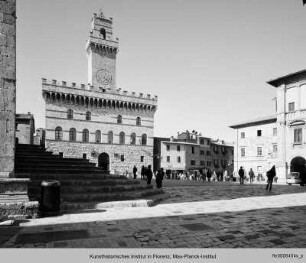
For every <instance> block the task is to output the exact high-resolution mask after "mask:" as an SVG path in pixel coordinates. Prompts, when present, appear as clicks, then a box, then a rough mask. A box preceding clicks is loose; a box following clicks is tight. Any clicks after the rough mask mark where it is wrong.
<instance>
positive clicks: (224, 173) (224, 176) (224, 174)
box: [223, 170, 228, 182]
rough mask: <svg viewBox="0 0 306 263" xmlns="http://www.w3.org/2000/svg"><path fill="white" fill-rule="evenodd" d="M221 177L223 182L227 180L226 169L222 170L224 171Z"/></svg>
mask: <svg viewBox="0 0 306 263" xmlns="http://www.w3.org/2000/svg"><path fill="white" fill-rule="evenodd" d="M223 178H224V181H225V182H227V181H228V175H227V170H224V172H223Z"/></svg>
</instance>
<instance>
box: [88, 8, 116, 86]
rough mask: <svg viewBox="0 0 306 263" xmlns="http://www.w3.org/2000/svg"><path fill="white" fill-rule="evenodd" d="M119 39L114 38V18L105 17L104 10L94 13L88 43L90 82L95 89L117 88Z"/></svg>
mask: <svg viewBox="0 0 306 263" xmlns="http://www.w3.org/2000/svg"><path fill="white" fill-rule="evenodd" d="M118 40H119V39H118V38H116V39H114V38H113V19H112V18H105V16H104V14H103V13H102V12H100V14H99V15H97V14H94V17H93V19H92V24H91V31H90V35H89V40H88V42H87V45H86V53H87V58H88V83H89V84H90V85H92V86H93V87H94V90H100V88H103V89H112V90H114V89H115V88H116V55H117V52H118V46H119V43H118Z"/></svg>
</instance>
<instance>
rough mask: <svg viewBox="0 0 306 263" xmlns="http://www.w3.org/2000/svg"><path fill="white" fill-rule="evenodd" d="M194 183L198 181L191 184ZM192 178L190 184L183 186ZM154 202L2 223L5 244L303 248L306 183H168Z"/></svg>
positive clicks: (0, 233) (305, 244) (305, 245)
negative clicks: (159, 199)
mask: <svg viewBox="0 0 306 263" xmlns="http://www.w3.org/2000/svg"><path fill="white" fill-rule="evenodd" d="M190 184H193V185H190ZM186 185H188V186H186ZM164 186H165V191H166V192H169V193H170V194H171V197H170V198H169V199H167V200H165V201H163V202H162V204H159V205H157V206H155V207H135V208H133V207H132V208H110V209H106V210H104V211H101V212H100V213H87V214H74V215H73V214H71V215H63V216H59V217H54V218H42V219H36V220H31V221H30V222H24V223H23V224H21V226H15V227H0V246H1V247H5V248H12V247H15V248H18V247H19V248H21V247H22V248H27V247H44V248H306V220H305V219H306V187H300V186H286V185H274V186H273V187H274V188H273V190H272V193H268V192H266V191H265V190H264V188H263V187H264V186H263V185H243V186H240V185H238V184H233V183H212V184H208V183H202V184H199V182H195V183H189V182H188V183H186V182H170V180H169V182H167V180H166V181H165V183H164Z"/></svg>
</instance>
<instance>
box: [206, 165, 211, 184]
mask: <svg viewBox="0 0 306 263" xmlns="http://www.w3.org/2000/svg"><path fill="white" fill-rule="evenodd" d="M210 179H211V170H210V169H209V168H208V169H207V181H208V182H209V183H210Z"/></svg>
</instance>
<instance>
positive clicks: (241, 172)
mask: <svg viewBox="0 0 306 263" xmlns="http://www.w3.org/2000/svg"><path fill="white" fill-rule="evenodd" d="M238 174H239V183H240V184H241V185H243V183H244V170H243V168H242V166H240V169H239V171H238Z"/></svg>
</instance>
